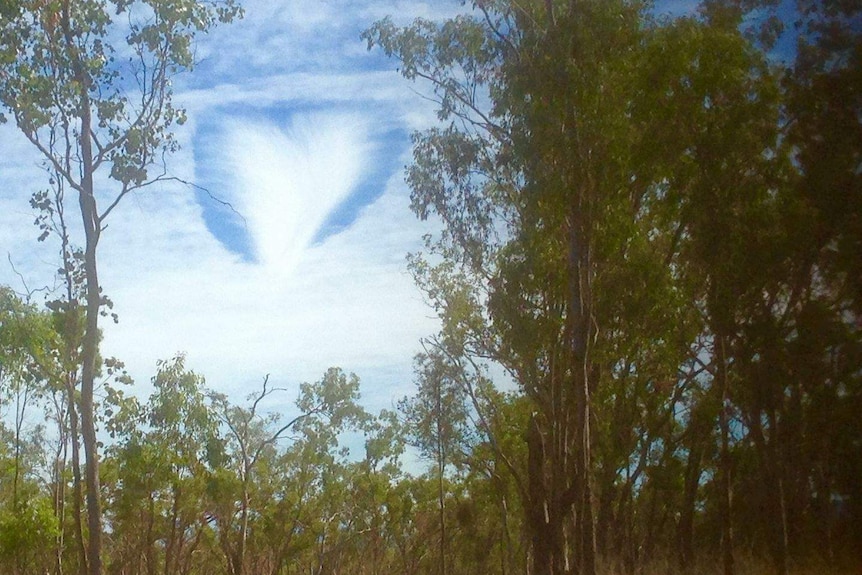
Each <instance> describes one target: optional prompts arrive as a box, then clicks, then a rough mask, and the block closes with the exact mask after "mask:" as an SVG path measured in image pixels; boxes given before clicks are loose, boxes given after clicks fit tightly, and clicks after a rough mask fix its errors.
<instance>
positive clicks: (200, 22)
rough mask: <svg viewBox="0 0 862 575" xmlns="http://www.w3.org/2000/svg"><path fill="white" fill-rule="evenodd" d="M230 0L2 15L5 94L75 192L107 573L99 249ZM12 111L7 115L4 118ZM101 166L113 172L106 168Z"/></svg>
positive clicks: (84, 411)
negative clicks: (98, 403)
mask: <svg viewBox="0 0 862 575" xmlns="http://www.w3.org/2000/svg"><path fill="white" fill-rule="evenodd" d="M239 13H240V11H239V8H238V7H237V5H236V4H235V2H234V0H224V1H219V2H212V3H210V2H208V3H201V2H195V1H193V0H180V1H175V2H162V1H156V0H152V1H151V0H141V1H130V0H110V1H108V0H85V1H72V0H59V1H52V2H45V1H43V0H21V1H18V2H11V3H4V5H3V12H2V20H0V103H2V107H3V108H4V109H5V110H6V111H7V113H8V115H9V117H10V118H11V119H12V120H13V121H14V123H15V125H16V126H17V127H18V130H19V131H20V132H21V133H22V134H23V135H24V137H26V139H27V140H28V141H29V142H30V143H31V144H32V145H33V146H34V147H35V148H36V149H37V150H38V152H39V153H40V154H41V155H42V157H43V159H44V161H45V164H46V167H47V169H48V170H49V171H50V172H51V173H52V174H53V175H52V177H54V178H59V179H62V180H63V182H64V183H65V184H66V185H68V187H69V188H70V189H72V190H74V191H75V192H76V193H77V196H78V198H77V199H78V207H79V210H80V216H81V222H82V226H83V233H84V241H83V242H82V244H83V246H84V249H83V255H84V272H85V275H86V289H85V292H86V324H85V325H86V329H85V332H84V338H83V345H82V353H81V363H82V371H81V423H82V434H83V438H84V450H85V453H86V456H87V462H86V483H87V510H88V531H89V535H88V539H89V541H88V555H89V570H90V572H91V573H92V574H93V575H98V574H100V573H101V571H102V558H101V540H102V526H101V504H100V501H99V464H98V462H99V455H98V450H97V440H96V428H95V421H94V407H93V387H94V380H95V377H96V356H97V348H98V338H99V336H98V323H99V313H100V310H101V307H102V304H103V301H104V300H103V294H102V290H101V284H100V282H99V277H98V258H97V251H98V245H99V242H100V239H101V235H102V232H103V231H104V230H105V222H106V218H107V217H108V216H109V215H110V213H111V212H112V211H113V210H114V209H115V208H116V207H117V205H119V203H120V202H121V201H122V199H123V198H124V197H126V196H127V195H128V194H130V193H132V192H133V191H134V190H138V189H142V188H144V187H146V186H147V185H150V184H152V183H153V182H155V181H158V180H160V179H164V178H165V177H166V174H167V172H166V170H165V166H164V159H165V156H166V154H168V153H170V152H172V151H174V150H175V149H176V147H177V143H176V140H175V139H174V138H173V136H172V133H171V130H172V129H173V127H174V126H175V125H176V124H181V123H183V122H184V121H185V114H184V113H183V111H182V110H181V109H178V108H176V107H175V106H174V105H173V104H172V98H171V96H172V85H171V82H172V79H173V76H175V75H176V74H177V73H179V72H181V71H183V70H187V69H190V68H192V67H193V64H194V59H193V55H194V52H193V45H192V41H193V39H194V36H195V34H197V33H201V32H206V31H207V30H208V29H209V28H211V27H212V26H213V25H215V24H216V23H218V22H228V21H230V20H232V19H233V18H235V17H236V16H238V15H239ZM6 120H7V116H5V115H3V116H0V121H6ZM102 174H104V176H107V177H100V176H101V175H102Z"/></svg>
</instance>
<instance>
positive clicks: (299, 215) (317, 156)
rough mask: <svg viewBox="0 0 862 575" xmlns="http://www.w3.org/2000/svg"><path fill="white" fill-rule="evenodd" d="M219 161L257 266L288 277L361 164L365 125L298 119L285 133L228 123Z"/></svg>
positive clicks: (326, 117)
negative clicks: (225, 165)
mask: <svg viewBox="0 0 862 575" xmlns="http://www.w3.org/2000/svg"><path fill="white" fill-rule="evenodd" d="M225 132H226V134H225V138H224V142H223V145H222V149H223V151H224V156H225V158H224V160H225V161H226V162H229V164H230V165H231V168H232V170H231V171H232V173H233V175H234V181H233V182H232V186H231V188H232V193H233V195H234V196H235V198H236V205H237V207H238V208H239V210H240V212H241V213H242V214H243V215H244V216H245V218H246V220H247V222H248V225H249V227H250V229H251V234H252V238H253V242H254V247H255V253H256V256H257V259H258V261H259V262H260V263H261V264H262V265H264V266H265V267H266V268H268V269H269V270H275V269H278V270H280V271H281V272H284V273H289V272H291V271H292V270H293V269H294V268H295V267H296V265H297V263H298V262H299V259H300V258H301V257H302V255H303V253H304V252H305V250H306V248H308V246H309V244H310V243H311V240H312V238H313V237H314V235H315V233H316V232H317V231H318V229H319V228H320V226H321V225H322V224H323V222H324V221H325V219H326V217H327V216H328V215H329V214H330V212H331V211H332V210H333V209H335V207H336V206H338V204H339V203H341V202H342V201H344V200H345V199H347V197H348V195H349V194H350V193H351V191H352V190H353V188H354V187H355V186H356V183H357V179H358V177H359V176H360V174H361V173H362V171H363V168H364V166H366V165H367V164H368V154H369V152H370V149H369V144H368V143H367V142H366V134H367V129H366V121H365V120H363V118H362V117H361V116H358V115H356V114H340V113H335V114H327V113H321V112H318V113H313V114H310V115H298V116H295V117H293V118H292V119H291V121H290V123H289V125H288V126H285V127H280V126H277V125H273V124H272V123H261V122H259V121H250V122H249V121H241V120H238V119H231V120H229V121H228V122H227V125H226V127H225Z"/></svg>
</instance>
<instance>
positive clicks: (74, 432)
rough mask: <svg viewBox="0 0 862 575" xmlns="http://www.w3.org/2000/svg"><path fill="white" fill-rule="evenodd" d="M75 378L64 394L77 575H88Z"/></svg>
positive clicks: (70, 380)
mask: <svg viewBox="0 0 862 575" xmlns="http://www.w3.org/2000/svg"><path fill="white" fill-rule="evenodd" d="M74 381H75V378H74V377H73V376H72V375H68V376H67V380H66V393H67V394H68V396H69V435H70V437H71V440H72V493H73V502H72V512H73V514H74V516H75V543H76V545H77V547H78V558H79V561H78V565H79V573H81V575H87V573H89V569H90V567H89V563H90V562H89V560H88V558H87V548H86V546H85V545H84V525H83V523H82V521H81V504H82V503H83V501H84V488H83V485H82V483H81V436H80V434H79V431H78V408H77V407H76V403H77V401H76V398H75V383H74Z"/></svg>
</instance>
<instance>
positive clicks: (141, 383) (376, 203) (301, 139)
mask: <svg viewBox="0 0 862 575" xmlns="http://www.w3.org/2000/svg"><path fill="white" fill-rule="evenodd" d="M243 5H244V6H245V12H246V17H245V18H244V19H243V20H242V21H239V22H237V23H235V24H233V25H230V26H226V27H223V28H219V29H216V30H215V31H213V32H211V33H209V34H207V35H204V36H202V37H200V38H199V42H198V45H197V55H198V60H199V63H198V65H197V66H196V69H195V70H194V72H192V73H191V74H183V75H181V76H179V77H177V78H175V79H174V88H175V102H176V103H177V104H179V105H181V106H183V107H185V108H186V109H187V110H188V118H189V120H188V122H187V123H186V124H185V125H184V126H182V127H180V128H178V131H177V138H178V140H179V141H180V143H181V145H182V149H181V150H180V151H179V152H178V153H177V154H175V155H174V156H172V157H170V158H169V160H168V171H169V173H170V175H174V176H177V177H180V178H183V179H185V180H187V181H191V182H194V183H195V184H196V185H197V186H201V187H203V188H206V189H207V190H208V191H209V193H211V194H212V195H213V196H216V197H217V198H219V199H220V200H222V201H226V202H229V203H230V204H231V205H232V206H233V207H234V209H235V212H233V211H231V210H229V209H226V208H225V207H224V206H223V205H222V204H220V203H218V202H217V201H215V200H213V199H211V198H210V197H209V195H208V194H207V193H204V192H202V191H200V190H196V189H193V188H189V187H185V186H182V185H179V184H175V183H169V182H166V183H163V184H159V185H156V186H153V187H151V188H147V189H146V191H141V192H139V193H136V194H135V195H133V196H131V197H128V198H126V199H125V200H124V202H123V204H121V206H120V208H119V209H118V210H116V211H115V212H114V213H112V214H111V217H110V220H109V221H108V229H107V230H106V232H105V233H104V234H103V237H102V243H101V246H100V258H101V259H100V261H101V281H102V284H103V288H104V290H105V293H107V294H108V295H109V296H110V297H111V298H112V300H113V301H114V304H115V307H114V311H116V312H117V313H118V314H119V316H120V323H119V324H118V325H113V324H110V323H107V322H106V323H104V331H105V334H104V335H105V337H104V341H103V354H105V355H113V356H116V357H118V358H120V359H122V360H123V361H125V362H126V364H127V366H128V368H129V370H130V373H131V374H132V376H133V377H134V378H135V380H136V382H137V385H136V390H137V391H136V393H137V394H138V395H140V396H142V397H146V395H148V393H149V390H150V386H149V379H150V377H152V375H153V374H154V373H155V369H156V361H157V360H159V359H164V358H169V357H171V356H173V355H174V354H175V353H177V352H185V353H186V354H187V366H188V367H190V368H191V369H194V370H195V371H197V372H199V373H202V374H203V375H204V376H205V377H206V378H207V385H208V386H209V387H211V388H214V389H216V390H219V391H223V392H227V393H228V394H229V395H230V396H231V397H232V398H233V399H234V400H235V401H242V400H243V398H244V397H245V396H246V395H247V394H248V393H250V392H251V391H254V390H256V389H259V386H260V383H261V382H262V380H263V378H264V376H265V375H266V374H271V376H270V382H271V383H272V384H273V385H277V386H279V387H286V388H288V389H298V384H299V383H300V382H302V381H311V380H316V379H318V378H319V377H320V376H322V374H323V373H324V371H325V370H326V369H327V368H328V367H330V366H339V367H341V368H343V369H344V370H345V371H352V372H355V373H356V374H357V375H359V376H360V378H361V379H362V393H363V398H364V403H365V405H366V406H367V407H368V408H370V409H371V410H373V411H377V410H379V409H381V408H391V407H392V406H393V405H394V402H395V401H396V400H397V399H398V398H399V397H400V396H402V395H405V394H407V393H409V392H410V391H411V389H412V385H413V384H412V378H413V372H412V358H413V356H414V354H415V353H416V352H417V351H419V349H420V344H419V340H420V338H421V337H423V336H426V335H430V334H432V333H433V332H434V331H436V328H437V321H436V319H434V317H433V315H434V314H433V311H432V310H431V309H430V308H428V307H427V306H426V304H425V302H424V301H423V298H422V295H421V293H420V292H419V291H418V290H417V289H416V288H415V286H414V285H413V283H412V280H411V278H410V277H409V275H408V274H407V271H406V265H405V255H406V254H407V252H409V251H415V250H417V249H419V248H420V246H421V238H422V235H423V234H424V233H426V232H428V231H431V230H432V228H431V227H430V224H428V223H422V222H419V221H417V220H416V218H415V217H414V216H413V214H412V213H411V212H410V210H409V207H408V206H409V191H408V190H407V188H406V185H405V184H404V182H403V167H404V165H406V164H407V163H409V161H410V141H409V135H410V133H411V132H412V131H414V130H416V129H422V128H424V127H427V126H430V125H431V124H432V123H433V122H434V121H435V116H434V112H433V108H432V106H431V104H430V103H428V102H426V101H424V100H423V99H422V98H420V97H419V96H418V95H417V94H416V93H415V90H416V88H417V87H416V86H411V85H410V84H409V83H407V82H405V81H404V80H403V79H402V78H401V77H400V76H399V75H398V74H397V73H396V72H395V68H396V62H394V61H388V60H386V59H385V58H384V57H383V56H382V55H381V54H379V53H376V52H372V53H369V52H368V51H367V50H366V46H365V43H364V42H363V41H362V40H361V38H360V33H361V32H362V30H364V29H365V28H367V27H368V26H370V25H371V24H372V23H373V22H374V21H375V20H377V19H379V18H382V17H384V16H386V15H393V16H394V17H395V19H396V21H398V22H400V23H404V24H406V23H408V22H410V21H411V20H413V19H414V18H416V17H418V16H422V17H427V18H442V17H446V16H450V15H453V14H454V13H456V12H458V11H460V10H462V9H463V7H462V6H461V4H460V3H459V2H448V1H439V0H435V1H429V2H423V1H414V0H406V1H399V0H381V1H367V0H366V1H357V2H353V1H349V0H246V1H245V2H243ZM0 148H2V149H3V152H4V153H3V155H2V156H0V252H2V256H3V258H2V262H0V283H3V284H9V285H11V286H12V287H13V288H14V289H16V290H17V291H24V289H25V287H24V283H25V282H26V284H27V288H29V289H33V288H37V287H41V286H55V285H56V279H55V275H54V274H55V271H56V268H57V267H58V263H59V259H58V253H59V247H58V244H57V242H56V241H52V240H49V241H48V242H45V243H37V242H36V237H37V236H38V231H37V229H36V228H35V227H34V226H33V225H32V221H33V218H34V213H33V212H32V211H31V209H30V207H29V203H28V200H29V197H30V194H31V193H32V192H33V191H35V190H37V189H40V188H44V187H45V173H44V172H43V171H42V169H41V168H40V159H39V157H38V155H37V153H35V151H34V150H33V149H32V148H31V147H30V146H29V144H28V143H27V142H26V141H25V140H24V139H23V137H21V136H20V135H19V134H17V133H16V132H15V130H14V128H13V127H11V126H9V125H6V126H0ZM69 211H70V213H73V214H75V215H76V216H77V212H76V211H75V205H74V203H72V202H70V204H69ZM76 226H77V223H76ZM78 237H80V236H78ZM79 243H80V240H79ZM7 254H8V257H9V258H10V259H11V261H12V262H13V264H14V266H15V270H17V272H18V273H20V274H21V276H23V280H22V278H21V277H19V276H18V275H16V272H15V271H13V269H12V266H11V265H9V263H8V262H7V261H6V258H7ZM35 297H36V300H37V301H39V300H40V297H41V296H40V295H36V296H35ZM295 397H296V396H295V394H290V393H289V394H287V396H283V397H281V398H279V399H278V400H276V402H275V403H274V404H273V406H272V407H273V408H276V409H282V408H284V409H286V405H287V404H289V403H290V402H291V401H292V400H293V399H295Z"/></svg>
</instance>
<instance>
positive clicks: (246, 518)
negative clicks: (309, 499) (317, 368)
mask: <svg viewBox="0 0 862 575" xmlns="http://www.w3.org/2000/svg"><path fill="white" fill-rule="evenodd" d="M283 391H285V390H284V389H282V388H278V387H272V386H270V384H269V376H267V377H266V378H265V379H264V383H263V386H262V388H261V390H260V391H259V392H255V393H252V394H250V395H249V396H248V401H249V405H248V406H247V407H241V406H236V405H232V404H231V403H230V402H229V401H228V399H227V397H226V396H225V395H224V394H220V393H216V392H210V393H209V401H210V405H211V409H212V410H213V413H214V414H215V417H216V419H217V420H218V422H219V425H220V426H222V427H223V430H224V440H223V441H222V442H221V444H215V445H212V446H211V449H210V450H209V457H210V458H211V459H212V460H213V466H214V467H219V466H225V467H226V468H225V469H224V470H223V471H222V472H218V471H216V473H215V474H214V477H213V481H211V483H210V488H211V491H212V492H213V493H212V495H213V496H214V497H215V499H216V501H215V503H216V505H217V506H218V510H217V512H216V513H215V516H216V519H217V525H216V527H217V530H218V538H219V542H220V545H221V547H222V550H223V552H224V554H225V558H226V560H227V571H228V573H230V574H231V575H242V574H243V573H245V572H246V570H247V564H248V561H249V559H248V550H249V548H250V541H249V539H250V537H251V536H252V535H253V530H252V520H253V517H259V516H260V514H261V513H262V512H263V508H264V507H265V503H266V500H265V499H264V498H261V499H260V501H258V500H257V497H258V496H259V495H262V493H263V492H262V491H261V490H260V485H259V483H260V481H261V478H260V477H259V474H260V473H261V470H263V469H266V468H267V467H268V466H272V465H275V462H276V461H277V458H278V446H279V443H280V442H281V441H282V440H284V439H286V438H288V437H292V438H301V440H302V445H303V446H305V447H304V448H303V450H302V451H301V453H302V454H303V455H311V454H321V453H325V454H329V452H330V451H331V450H332V449H333V448H335V447H336V446H337V445H338V434H339V433H340V432H342V431H345V430H347V429H349V428H351V427H354V426H360V425H362V424H364V423H365V421H366V419H367V414H366V413H365V411H364V410H363V409H362V408H361V407H359V406H358V405H357V401H358V399H359V378H358V377H356V376H355V375H352V374H351V375H349V376H348V375H347V374H345V373H344V372H343V371H341V370H340V369H337V368H330V369H329V370H327V371H326V373H324V375H323V377H322V378H321V379H320V380H319V381H317V382H315V383H313V384H312V383H303V384H302V385H301V386H300V392H299V397H298V398H297V400H296V407H297V408H298V409H299V415H297V416H295V417H293V418H292V419H290V420H288V421H286V422H284V421H283V420H282V416H281V414H279V413H272V412H270V413H266V412H263V411H262V409H263V406H264V405H265V403H263V402H265V401H266V400H270V399H271V398H272V396H273V394H275V393H278V392H283ZM323 467H324V468H325V465H324V466H323ZM235 502H238V508H236V509H235V508H234V503H235Z"/></svg>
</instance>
